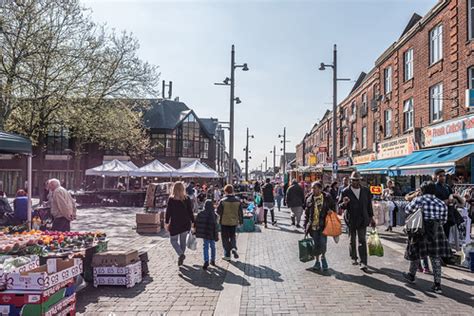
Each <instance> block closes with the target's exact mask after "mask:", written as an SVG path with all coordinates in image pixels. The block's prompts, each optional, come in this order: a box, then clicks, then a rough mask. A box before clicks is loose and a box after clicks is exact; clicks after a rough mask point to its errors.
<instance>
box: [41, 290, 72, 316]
mask: <svg viewBox="0 0 474 316" xmlns="http://www.w3.org/2000/svg"><path fill="white" fill-rule="evenodd" d="M75 314H76V293H74V294H72V295H71V296H69V297H66V298H64V299H63V300H61V301H60V302H59V303H57V304H56V305H54V306H53V307H51V309H50V310H48V311H47V312H46V313H45V314H44V316H62V315H70V316H72V315H75Z"/></svg>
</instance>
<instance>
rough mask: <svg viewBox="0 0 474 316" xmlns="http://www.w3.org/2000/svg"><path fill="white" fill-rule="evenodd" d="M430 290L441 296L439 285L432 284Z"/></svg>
mask: <svg viewBox="0 0 474 316" xmlns="http://www.w3.org/2000/svg"><path fill="white" fill-rule="evenodd" d="M431 290H432V291H433V292H435V293H436V294H443V291H442V290H441V284H436V283H435V284H433V286H432V287H431Z"/></svg>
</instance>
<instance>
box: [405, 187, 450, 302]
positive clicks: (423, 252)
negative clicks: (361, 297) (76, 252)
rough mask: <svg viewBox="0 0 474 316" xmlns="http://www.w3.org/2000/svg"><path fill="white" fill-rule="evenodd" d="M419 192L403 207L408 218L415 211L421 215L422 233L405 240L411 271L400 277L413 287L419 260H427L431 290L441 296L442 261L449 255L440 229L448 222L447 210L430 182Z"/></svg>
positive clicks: (447, 244)
mask: <svg viewBox="0 0 474 316" xmlns="http://www.w3.org/2000/svg"><path fill="white" fill-rule="evenodd" d="M421 192H422V194H423V195H422V196H419V197H416V198H415V199H414V200H413V201H411V202H410V203H409V204H408V205H407V206H406V207H405V212H406V213H407V214H412V213H414V212H415V211H416V210H418V209H421V210H422V211H423V233H421V234H418V235H415V236H410V235H409V236H408V245H407V249H406V252H405V259H407V260H409V261H410V267H409V272H408V273H406V272H404V273H403V276H404V277H405V279H406V280H407V281H408V282H409V283H414V282H415V276H416V272H417V270H418V269H419V267H420V264H421V262H420V260H421V259H424V258H426V257H427V256H429V258H430V260H431V266H432V268H433V278H434V284H433V286H432V288H431V289H432V290H433V291H434V292H435V293H438V294H441V293H442V291H441V258H442V257H447V256H448V254H450V252H451V248H450V246H449V242H448V239H447V237H446V235H445V233H444V229H443V224H445V223H446V221H447V220H448V207H447V206H446V204H445V203H444V202H443V201H441V200H440V199H438V198H437V197H436V196H435V194H436V185H435V183H433V182H432V181H427V182H424V183H422V185H421Z"/></svg>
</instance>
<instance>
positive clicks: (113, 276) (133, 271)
mask: <svg viewBox="0 0 474 316" xmlns="http://www.w3.org/2000/svg"><path fill="white" fill-rule="evenodd" d="M141 281H142V263H141V261H140V262H136V263H133V264H129V265H127V266H125V267H115V266H103V267H94V287H97V286H99V285H119V286H126V287H127V288H131V287H134V286H135V284H138V283H140V282H141Z"/></svg>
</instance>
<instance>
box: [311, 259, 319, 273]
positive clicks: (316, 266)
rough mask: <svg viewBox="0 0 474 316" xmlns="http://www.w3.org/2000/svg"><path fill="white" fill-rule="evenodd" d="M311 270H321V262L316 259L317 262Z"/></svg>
mask: <svg viewBox="0 0 474 316" xmlns="http://www.w3.org/2000/svg"><path fill="white" fill-rule="evenodd" d="M311 270H314V271H319V270H321V262H319V261H316V262H315V263H314V266H313V267H312V268H311Z"/></svg>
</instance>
